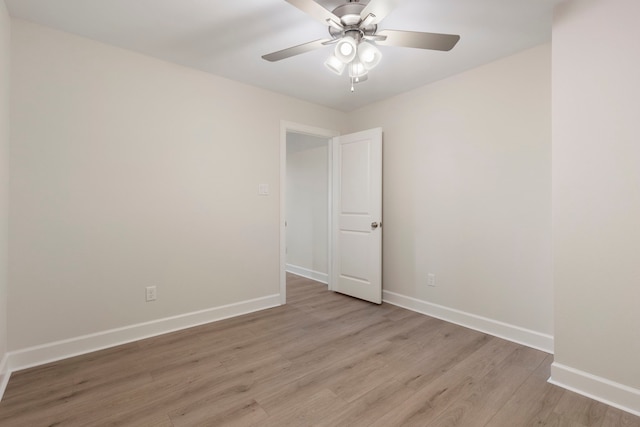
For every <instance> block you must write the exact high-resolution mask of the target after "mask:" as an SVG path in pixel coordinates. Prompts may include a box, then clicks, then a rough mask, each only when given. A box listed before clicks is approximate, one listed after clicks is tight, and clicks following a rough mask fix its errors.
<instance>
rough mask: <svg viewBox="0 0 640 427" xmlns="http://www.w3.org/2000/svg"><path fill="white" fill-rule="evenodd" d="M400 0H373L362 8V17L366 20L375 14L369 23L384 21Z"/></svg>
mask: <svg viewBox="0 0 640 427" xmlns="http://www.w3.org/2000/svg"><path fill="white" fill-rule="evenodd" d="M399 2H400V0H371V1H370V2H369V3H368V4H367V6H366V7H365V8H364V9H362V12H361V13H360V18H361V19H362V20H365V19H366V18H367V16H369V15H373V17H372V18H369V20H368V22H367V23H368V24H377V23H379V22H380V21H382V20H383V19H384V18H385V17H386V16H387V15H388V14H389V13H390V12H391V11H392V10H393V9H394V8H395V7H396V6H397V5H398V3H399Z"/></svg>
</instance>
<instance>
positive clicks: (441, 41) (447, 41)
mask: <svg viewBox="0 0 640 427" xmlns="http://www.w3.org/2000/svg"><path fill="white" fill-rule="evenodd" d="M376 35H380V36H387V38H386V40H380V41H378V42H377V43H378V44H379V45H381V46H401V47H415V48H418V49H431V50H444V51H449V50H451V49H453V47H454V46H455V45H456V43H458V40H460V36H458V35H454V34H438V33H420V32H417V31H399V30H382V31H379V32H378V33H376Z"/></svg>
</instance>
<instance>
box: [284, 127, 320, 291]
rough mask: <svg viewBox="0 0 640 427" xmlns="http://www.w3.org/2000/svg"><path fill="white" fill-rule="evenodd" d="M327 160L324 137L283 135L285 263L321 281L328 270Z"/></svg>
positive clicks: (295, 270)
mask: <svg viewBox="0 0 640 427" xmlns="http://www.w3.org/2000/svg"><path fill="white" fill-rule="evenodd" d="M318 145H320V146H318ZM296 146H298V147H297V148H296ZM300 146H302V147H306V148H300ZM328 162H329V144H328V142H327V138H318V137H313V136H309V135H302V134H288V135H287V182H286V188H287V189H286V191H287V198H286V202H287V207H286V209H287V213H286V218H287V265H289V266H293V267H300V268H302V269H306V270H310V271H309V274H310V277H311V278H316V279H318V278H321V279H323V280H327V278H326V277H322V275H325V276H326V275H327V274H328V272H329V270H328V268H329V267H328V262H327V255H328V238H329V229H328V218H329V206H328V204H329V169H328V168H329V163H328ZM291 271H292V272H294V273H295V272H299V273H301V272H300V271H299V270H297V269H294V270H291ZM314 273H320V274H319V275H316V274H314Z"/></svg>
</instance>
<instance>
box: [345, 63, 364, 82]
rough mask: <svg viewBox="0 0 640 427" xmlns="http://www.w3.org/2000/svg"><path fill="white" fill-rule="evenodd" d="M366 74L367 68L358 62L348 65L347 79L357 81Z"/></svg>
mask: <svg viewBox="0 0 640 427" xmlns="http://www.w3.org/2000/svg"><path fill="white" fill-rule="evenodd" d="M367 73H368V70H367V68H366V67H365V66H364V64H363V63H362V62H360V61H357V60H356V61H353V62H351V63H350V64H349V77H351V78H352V79H356V81H358V80H359V79H360V78H361V77H364V76H366V75H367Z"/></svg>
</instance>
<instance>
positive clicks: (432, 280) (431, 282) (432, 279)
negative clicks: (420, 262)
mask: <svg viewBox="0 0 640 427" xmlns="http://www.w3.org/2000/svg"><path fill="white" fill-rule="evenodd" d="M427 285H428V286H431V287H433V288H435V286H436V275H435V274H433V273H429V274H427Z"/></svg>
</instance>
